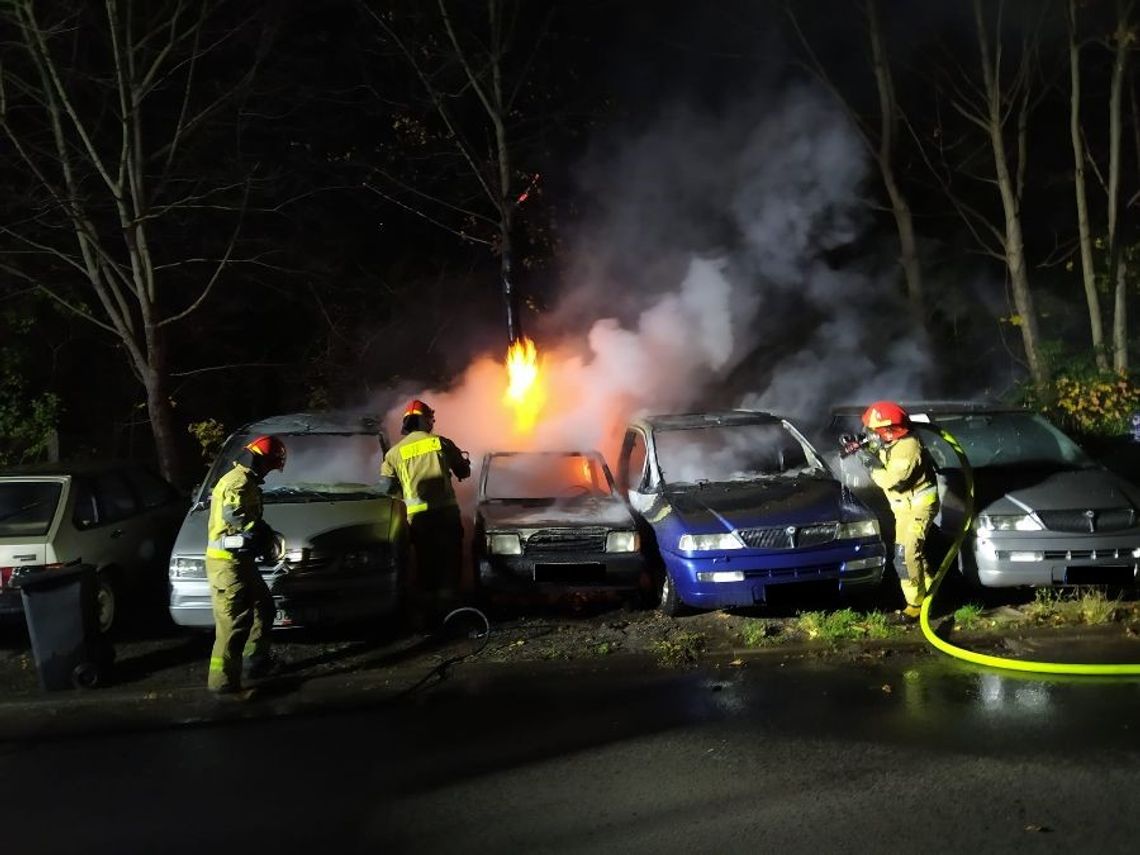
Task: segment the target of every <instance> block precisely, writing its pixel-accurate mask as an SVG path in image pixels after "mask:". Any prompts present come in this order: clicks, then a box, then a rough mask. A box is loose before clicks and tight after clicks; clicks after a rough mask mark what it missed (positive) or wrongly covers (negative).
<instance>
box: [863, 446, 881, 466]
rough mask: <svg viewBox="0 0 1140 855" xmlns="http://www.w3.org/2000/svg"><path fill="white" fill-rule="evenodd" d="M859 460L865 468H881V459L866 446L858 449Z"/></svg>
mask: <svg viewBox="0 0 1140 855" xmlns="http://www.w3.org/2000/svg"><path fill="white" fill-rule="evenodd" d="M859 462H860V463H862V464H863V466H864V467H865V468H867V469H882V468H884V467H883V461H881V460H880V459H879V458H878V457H877V456H876V455H874V454H872V453H871V452H870V451H868V450H867V449H866V448H861V449H859Z"/></svg>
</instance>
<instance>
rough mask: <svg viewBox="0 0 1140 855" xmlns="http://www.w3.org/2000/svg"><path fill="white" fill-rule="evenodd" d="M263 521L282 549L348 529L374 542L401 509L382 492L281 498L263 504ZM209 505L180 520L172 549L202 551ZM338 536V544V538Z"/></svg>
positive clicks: (355, 537)
mask: <svg viewBox="0 0 1140 855" xmlns="http://www.w3.org/2000/svg"><path fill="white" fill-rule="evenodd" d="M263 513H264V518H265V521H266V522H267V523H268V524H269V525H270V527H271V528H273V530H274V531H276V532H279V533H280V534H282V535H283V536H284V537H285V547H286V549H290V550H292V549H301V548H305V547H312V546H314V541H316V542H317V544H321V543H324V542H327V538H322V535H328V534H330V533H333V532H336V533H343V532H349V533H351V534H352V537H351V538H350V540H351V541H354V542H359V543H375V542H377V541H386V540H388V539H389V537H390V535H389V533H390V532H391V531H392V514H393V513H403V510H402V508H399V509H397V502H396V500H394V499H391V498H389V497H386V496H378V497H376V498H375V499H359V500H355V501H342V502H288V503H285V502H281V503H272V504H267V505H265V506H264V511H263ZM209 517H210V509H209V508H208V507H207V508H201V509H198V510H192V511H190V513H188V514H187V515H186V519H185V520H183V522H182V528H181V529H180V530H179V532H178V539H177V540H176V541H175V543H174V552H175V553H176V554H179V555H201V554H203V553H204V552H205V551H206V523H207V522H208V520H209ZM342 540H343V539H342V538H338V544H339V543H340V542H341V541H342Z"/></svg>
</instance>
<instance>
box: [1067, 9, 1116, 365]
mask: <svg viewBox="0 0 1140 855" xmlns="http://www.w3.org/2000/svg"><path fill="white" fill-rule="evenodd" d="M1067 11H1068V24H1069V27H1068V33H1069V136H1070V139H1071V141H1072V146H1073V189H1074V191H1075V193H1076V202H1077V236H1078V244H1079V248H1080V257H1081V281H1082V283H1083V284H1084V290H1085V302H1086V304H1087V305H1088V312H1089V327H1090V330H1091V332H1092V348H1093V356H1094V358H1095V359H1096V366H1097V368H1099V369H1100V370H1101V371H1107V370H1108V356H1107V355H1106V353H1105V349H1104V318H1103V315H1102V313H1101V307H1100V294H1099V292H1098V291H1097V283H1096V266H1095V262H1094V261H1093V239H1092V227H1091V225H1090V222H1089V202H1088V190H1087V188H1086V186H1085V161H1086V159H1087V157H1088V155H1087V153H1086V151H1085V145H1084V133H1083V130H1082V127H1081V48H1082V44H1081V41H1080V39H1079V37H1078V34H1077V30H1078V27H1077V0H1068V4H1067Z"/></svg>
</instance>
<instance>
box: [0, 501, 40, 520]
mask: <svg viewBox="0 0 1140 855" xmlns="http://www.w3.org/2000/svg"><path fill="white" fill-rule="evenodd" d="M42 504H44V500H43V499H39V500H38V501H35V502H29V503H28V504H26V505H24V506H23V507H22V508H16V510H14V511H8V513H6V514H4V516H2V517H0V522H4V521H5V520H10V519H12V517H18V516H19V515H20V514H25V513H27V512H28V511H30V510H32V509H34V508H38V507H39V506H40V505H42Z"/></svg>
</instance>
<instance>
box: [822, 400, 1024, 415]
mask: <svg viewBox="0 0 1140 855" xmlns="http://www.w3.org/2000/svg"><path fill="white" fill-rule="evenodd" d="M870 403H871V402H870V401H868V402H867V403H865V404H836V405H835V406H833V407H832V408H831V414H832V415H833V416H861V415H863V412H864V410H866V409H867V407H868V406H869V405H870ZM898 404H899V406H900V407H902V408H903V409H904V410H906V411H907V412H908V413H1025V412H1029V410H1027V409H1026V408H1025V407H1019V406H1016V405H1014V404H1002V403H1000V402H998V401H953V400H931V401H899V402H898Z"/></svg>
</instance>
